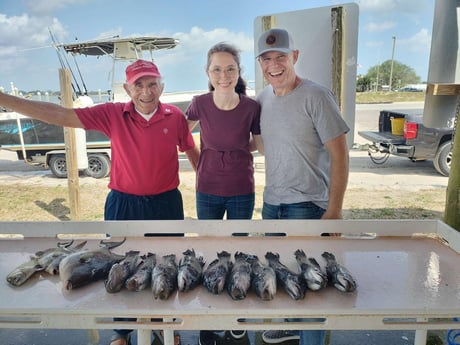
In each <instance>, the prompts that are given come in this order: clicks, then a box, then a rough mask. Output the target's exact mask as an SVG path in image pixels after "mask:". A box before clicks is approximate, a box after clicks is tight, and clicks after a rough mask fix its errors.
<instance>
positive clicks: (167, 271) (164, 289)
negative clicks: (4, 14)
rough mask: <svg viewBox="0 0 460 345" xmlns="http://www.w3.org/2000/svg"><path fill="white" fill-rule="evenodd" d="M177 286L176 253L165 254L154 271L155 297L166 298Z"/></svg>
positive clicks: (153, 288)
mask: <svg viewBox="0 0 460 345" xmlns="http://www.w3.org/2000/svg"><path fill="white" fill-rule="evenodd" d="M176 288H177V264H176V255H174V254H169V255H164V256H163V257H162V258H161V260H160V262H157V265H156V266H155V267H154V268H153V271H152V292H153V298H155V299H158V298H159V299H161V300H166V299H168V298H169V296H170V295H171V293H172V292H173V291H174V290H176Z"/></svg>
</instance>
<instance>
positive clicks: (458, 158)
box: [426, 83, 460, 231]
mask: <svg viewBox="0 0 460 345" xmlns="http://www.w3.org/2000/svg"><path fill="white" fill-rule="evenodd" d="M426 93H427V95H431V96H433V97H434V96H436V97H456V99H457V107H456V114H455V116H456V120H455V123H454V138H453V142H452V160H451V165H450V173H449V181H448V183H447V192H446V208H445V211H444V222H445V223H446V224H448V225H450V226H451V227H452V228H454V229H456V230H458V231H460V128H459V127H460V126H459V124H458V123H459V121H460V120H459V116H460V114H459V112H460V84H454V83H428V86H427V89H426Z"/></svg>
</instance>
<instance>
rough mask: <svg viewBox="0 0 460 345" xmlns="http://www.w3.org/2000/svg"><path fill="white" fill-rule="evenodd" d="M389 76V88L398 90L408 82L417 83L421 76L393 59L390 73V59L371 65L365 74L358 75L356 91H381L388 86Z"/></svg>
mask: <svg viewBox="0 0 460 345" xmlns="http://www.w3.org/2000/svg"><path fill="white" fill-rule="evenodd" d="M390 75H392V78H391V89H392V90H398V89H400V88H402V87H404V86H406V85H408V84H419V83H420V82H421V78H420V77H419V76H418V75H417V74H416V73H415V70H414V69H413V68H411V67H409V66H407V65H405V64H403V63H401V62H399V61H396V60H393V73H391V60H386V61H385V62H383V63H381V64H379V65H375V66H372V67H371V68H369V70H368V71H367V74H366V75H358V78H357V83H356V91H357V92H364V91H382V90H385V89H387V88H388V87H389V85H390Z"/></svg>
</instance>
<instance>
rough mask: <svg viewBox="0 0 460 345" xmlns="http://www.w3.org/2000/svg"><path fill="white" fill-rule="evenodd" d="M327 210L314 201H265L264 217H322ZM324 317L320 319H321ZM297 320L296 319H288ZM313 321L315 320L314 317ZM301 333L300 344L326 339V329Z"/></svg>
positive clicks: (317, 344) (320, 344) (318, 343)
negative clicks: (290, 202) (271, 203)
mask: <svg viewBox="0 0 460 345" xmlns="http://www.w3.org/2000/svg"><path fill="white" fill-rule="evenodd" d="M324 212H326V210H324V209H323V208H321V207H319V206H317V205H315V204H314V203H312V202H299V203H295V204H280V205H270V204H267V203H266V202H264V205H263V208H262V218H263V219H321V217H322V215H323V214H324ZM321 320H322V319H318V321H321ZM288 321H296V319H288ZM311 321H315V320H314V319H312V320H311ZM295 332H296V333H299V334H300V340H299V345H323V344H324V342H325V340H326V332H325V331H322V330H321V331H295Z"/></svg>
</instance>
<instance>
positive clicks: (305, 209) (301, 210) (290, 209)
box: [262, 201, 326, 219]
mask: <svg viewBox="0 0 460 345" xmlns="http://www.w3.org/2000/svg"><path fill="white" fill-rule="evenodd" d="M324 212H326V210H324V209H323V208H321V207H319V206H317V205H316V204H314V203H312V202H309V201H308V202H299V203H295V204H280V205H270V204H267V203H266V202H264V205H263V207H262V218H263V219H320V218H321V217H322V216H323V214H324Z"/></svg>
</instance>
